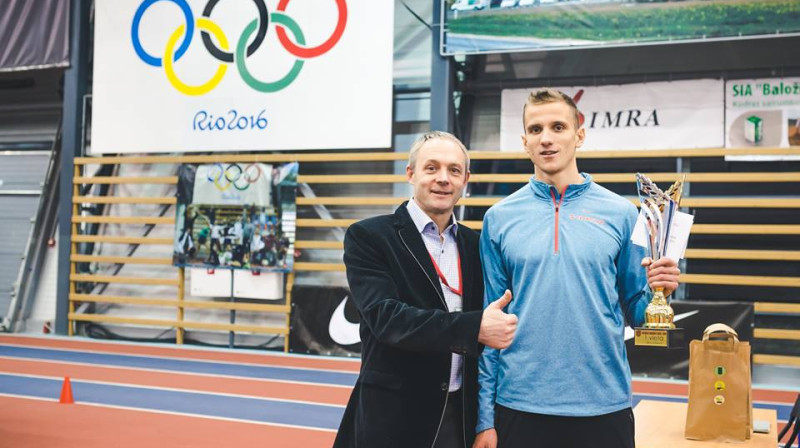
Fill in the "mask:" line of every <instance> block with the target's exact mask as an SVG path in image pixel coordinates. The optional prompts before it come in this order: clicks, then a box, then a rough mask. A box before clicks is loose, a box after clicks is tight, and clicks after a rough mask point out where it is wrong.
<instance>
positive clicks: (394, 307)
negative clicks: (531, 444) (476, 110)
mask: <svg viewBox="0 0 800 448" xmlns="http://www.w3.org/2000/svg"><path fill="white" fill-rule="evenodd" d="M406 174H407V176H408V182H409V183H410V184H411V185H413V188H414V196H413V197H412V198H411V200H409V201H408V202H406V203H403V205H401V206H400V207H399V208H398V209H397V211H396V212H395V213H394V214H393V215H385V216H378V217H375V218H370V219H367V220H364V221H361V222H359V223H356V224H353V225H352V226H350V228H349V229H348V231H347V234H346V236H345V240H344V262H345V265H346V267H347V280H348V282H349V284H350V290H351V294H352V298H353V301H354V302H355V304H356V307H357V308H358V310H359V314H360V316H361V328H360V332H361V340H362V347H363V350H362V364H361V374H360V375H359V378H358V381H357V382H356V385H355V388H354V389H353V394H352V396H351V397H350V401H349V403H348V404H347V410H346V411H345V414H344V417H343V419H342V423H341V425H340V427H339V433H338V435H337V437H336V442H335V443H334V447H336V448H344V447H365V448H373V447H375V448H377V447H380V448H393V447H397V448H409V447H414V448H418V447H425V448H427V447H434V448H463V447H464V446H469V445H471V444H472V441H473V438H474V433H475V422H476V418H477V360H476V358H477V356H479V355H480V352H481V350H482V345H487V346H489V347H493V348H496V349H502V348H505V347H508V345H509V344H510V343H511V341H512V339H513V337H514V332H515V329H516V322H517V319H516V316H513V315H508V314H506V313H504V312H503V310H502V309H503V307H504V306H506V305H507V304H508V302H509V301H510V300H511V295H510V293H509V292H508V291H506V292H505V293H504V294H502V293H501V295H502V297H500V298H499V299H497V300H496V301H494V302H493V303H492V304H490V305H489V306H488V307H487V308H486V309H485V310H483V309H482V301H483V281H482V278H481V265H480V260H479V255H478V235H477V234H476V233H475V232H473V231H472V230H470V229H468V228H466V227H463V226H460V225H459V224H458V223H457V222H456V219H455V216H454V215H453V207H454V206H455V204H456V202H457V201H458V199H459V198H460V197H461V194H462V192H463V191H464V187H465V186H466V185H467V181H468V180H469V154H468V153H467V150H466V148H465V147H464V145H463V144H462V143H461V142H460V141H459V140H458V139H457V138H456V137H454V136H453V135H451V134H448V133H445V132H430V133H427V134H425V135H423V136H422V137H421V138H420V139H419V140H417V141H416V142H415V143H414V145H413V146H412V148H411V151H410V155H409V162H408V166H407V168H406Z"/></svg>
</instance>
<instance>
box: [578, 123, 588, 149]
mask: <svg viewBox="0 0 800 448" xmlns="http://www.w3.org/2000/svg"><path fill="white" fill-rule="evenodd" d="M575 136H576V137H577V139H578V141H577V142H575V147H576V148H580V147H581V146H583V141H584V140H586V128H584V127H583V126H581V127H580V129H578V132H577V133H576V134H575Z"/></svg>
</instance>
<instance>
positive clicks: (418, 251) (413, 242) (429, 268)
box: [395, 202, 446, 309]
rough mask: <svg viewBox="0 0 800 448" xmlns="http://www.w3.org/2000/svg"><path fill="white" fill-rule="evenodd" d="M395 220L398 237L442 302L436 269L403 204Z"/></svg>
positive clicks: (442, 297)
mask: <svg viewBox="0 0 800 448" xmlns="http://www.w3.org/2000/svg"><path fill="white" fill-rule="evenodd" d="M395 218H396V222H395V225H396V227H397V232H398V235H399V236H400V238H401V239H402V241H403V242H404V243H405V244H406V245H407V246H408V249H409V250H410V251H411V255H413V256H414V258H416V259H417V261H418V262H419V266H420V267H422V271H423V273H424V274H425V276H427V277H428V279H429V280H430V283H431V286H433V287H434V288H435V289H436V294H437V295H438V297H439V298H440V299H441V301H442V302H444V293H443V292H442V286H441V285H440V284H439V276H438V275H437V274H436V268H434V267H433V262H432V261H431V255H430V253H429V252H428V248H427V247H425V243H424V242H423V241H422V236H420V234H419V231H417V227H416V226H415V225H414V221H412V220H411V215H409V214H408V210H407V209H406V203H405V202H404V203H403V204H402V205H401V206H400V207H399V208H398V209H397V211H396V212H395ZM442 306H445V304H444V303H442ZM445 309H446V306H445Z"/></svg>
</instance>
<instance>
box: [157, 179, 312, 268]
mask: <svg viewBox="0 0 800 448" xmlns="http://www.w3.org/2000/svg"><path fill="white" fill-rule="evenodd" d="M297 171H298V164H297V163H287V164H283V165H268V164H264V163H214V164H208V165H183V166H181V168H180V170H179V173H178V174H179V175H178V205H177V208H176V219H175V239H174V249H173V257H172V260H173V264H174V265H175V266H181V267H204V268H207V269H216V268H226V269H247V270H251V271H261V270H264V271H283V272H288V271H291V270H292V265H293V263H294V240H295V231H296V224H295V223H296V218H297V207H296V200H295V199H296V188H297Z"/></svg>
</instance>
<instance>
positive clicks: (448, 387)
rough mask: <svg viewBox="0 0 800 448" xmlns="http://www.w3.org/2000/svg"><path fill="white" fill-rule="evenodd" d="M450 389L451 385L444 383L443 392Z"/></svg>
mask: <svg viewBox="0 0 800 448" xmlns="http://www.w3.org/2000/svg"><path fill="white" fill-rule="evenodd" d="M447 389H450V385H449V384H447V383H442V390H447Z"/></svg>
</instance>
